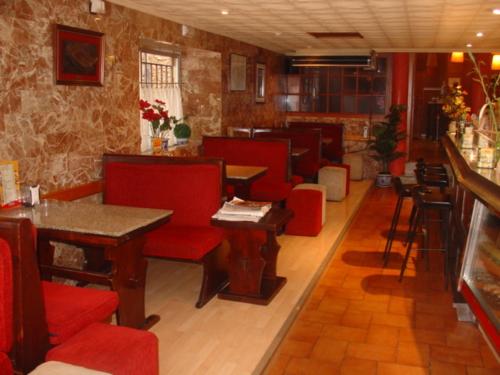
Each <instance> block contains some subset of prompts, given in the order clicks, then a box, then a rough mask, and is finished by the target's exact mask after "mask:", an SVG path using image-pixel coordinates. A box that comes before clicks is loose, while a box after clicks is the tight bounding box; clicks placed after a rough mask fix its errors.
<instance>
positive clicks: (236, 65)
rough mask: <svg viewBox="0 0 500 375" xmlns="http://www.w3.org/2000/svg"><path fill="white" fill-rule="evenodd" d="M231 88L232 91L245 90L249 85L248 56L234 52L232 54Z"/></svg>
mask: <svg viewBox="0 0 500 375" xmlns="http://www.w3.org/2000/svg"><path fill="white" fill-rule="evenodd" d="M229 74H230V77H229V82H230V83H229V88H230V90H231V91H245V90H246V88H247V87H246V86H247V58H246V56H242V55H238V54H236V53H232V54H231V56H230V72H229Z"/></svg>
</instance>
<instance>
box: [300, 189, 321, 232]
mask: <svg viewBox="0 0 500 375" xmlns="http://www.w3.org/2000/svg"><path fill="white" fill-rule="evenodd" d="M296 189H303V190H318V191H321V193H322V194H323V208H322V215H321V224H323V225H325V221H326V186H325V185H319V184H298V185H296V186H295V187H294V188H293V190H296Z"/></svg>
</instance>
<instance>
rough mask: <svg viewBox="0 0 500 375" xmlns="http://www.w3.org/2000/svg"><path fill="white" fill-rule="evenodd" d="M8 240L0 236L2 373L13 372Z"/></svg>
mask: <svg viewBox="0 0 500 375" xmlns="http://www.w3.org/2000/svg"><path fill="white" fill-rule="evenodd" d="M11 256H12V255H11V253H10V249H9V246H8V244H7V242H5V241H4V240H2V239H1V238H0V375H11V374H12V373H13V369H12V363H11V362H10V360H9V357H8V356H7V353H9V352H10V349H11V347H12V324H13V320H12V303H13V302H12V301H13V293H12V289H13V286H12V265H11Z"/></svg>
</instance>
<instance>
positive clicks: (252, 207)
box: [212, 197, 271, 222]
mask: <svg viewBox="0 0 500 375" xmlns="http://www.w3.org/2000/svg"><path fill="white" fill-rule="evenodd" d="M270 209H271V202H255V201H245V200H242V199H239V198H236V197H234V198H233V200H232V201H230V202H225V203H224V205H223V206H222V207H221V208H220V209H219V211H217V212H216V213H215V215H214V216H212V218H214V219H218V220H229V221H253V222H258V221H259V220H260V219H261V218H262V217H264V216H265V214H266V213H267V212H268V211H269V210H270Z"/></svg>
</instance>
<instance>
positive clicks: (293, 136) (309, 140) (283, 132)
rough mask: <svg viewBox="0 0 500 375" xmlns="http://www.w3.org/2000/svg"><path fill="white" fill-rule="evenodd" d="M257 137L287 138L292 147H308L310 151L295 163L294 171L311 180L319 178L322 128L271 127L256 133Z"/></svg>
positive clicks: (295, 173)
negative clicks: (266, 130) (267, 130)
mask: <svg viewBox="0 0 500 375" xmlns="http://www.w3.org/2000/svg"><path fill="white" fill-rule="evenodd" d="M255 138H285V139H290V142H291V147H292V148H293V147H301V148H307V149H308V151H307V152H306V153H305V154H304V155H303V156H302V157H301V158H300V159H299V160H298V161H297V162H295V163H293V168H292V172H293V174H294V175H299V176H302V177H303V178H304V179H307V180H310V181H316V180H317V178H318V171H319V169H320V167H321V129H271V130H270V131H269V132H258V133H255Z"/></svg>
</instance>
